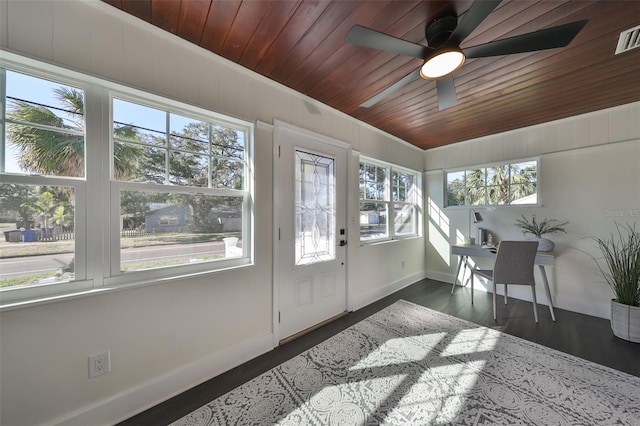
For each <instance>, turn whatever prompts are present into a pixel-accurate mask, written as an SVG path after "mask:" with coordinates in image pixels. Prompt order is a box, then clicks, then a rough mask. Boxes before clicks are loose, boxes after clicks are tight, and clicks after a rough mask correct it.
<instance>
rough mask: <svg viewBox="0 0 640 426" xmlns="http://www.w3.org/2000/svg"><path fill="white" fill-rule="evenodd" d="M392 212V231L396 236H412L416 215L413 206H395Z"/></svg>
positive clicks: (414, 231)
mask: <svg viewBox="0 0 640 426" xmlns="http://www.w3.org/2000/svg"><path fill="white" fill-rule="evenodd" d="M393 210H394V218H393V222H394V224H393V225H394V229H395V232H396V235H414V234H416V233H417V229H416V215H415V211H416V209H415V207H414V205H413V204H395V205H394V206H393Z"/></svg>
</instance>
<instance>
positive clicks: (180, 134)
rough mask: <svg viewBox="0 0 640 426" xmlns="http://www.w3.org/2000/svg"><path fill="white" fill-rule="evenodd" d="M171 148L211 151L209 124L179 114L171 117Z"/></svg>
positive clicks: (202, 151)
mask: <svg viewBox="0 0 640 426" xmlns="http://www.w3.org/2000/svg"><path fill="white" fill-rule="evenodd" d="M169 120H170V121H169V123H170V130H171V137H170V144H171V148H174V149H180V150H184V151H190V152H197V153H202V154H208V153H209V124H208V123H206V122H204V121H200V120H196V119H193V118H189V117H184V116H182V115H178V114H171V115H170V118H169Z"/></svg>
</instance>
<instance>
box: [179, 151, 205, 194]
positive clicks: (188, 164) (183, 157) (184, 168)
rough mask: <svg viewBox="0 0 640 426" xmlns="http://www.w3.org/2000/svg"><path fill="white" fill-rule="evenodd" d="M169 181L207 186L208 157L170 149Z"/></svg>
mask: <svg viewBox="0 0 640 426" xmlns="http://www.w3.org/2000/svg"><path fill="white" fill-rule="evenodd" d="M170 158H171V160H170V162H169V183H171V184H172V185H183V186H198V187H204V188H206V187H208V186H209V180H208V178H207V176H208V174H209V157H208V156H205V155H196V154H190V153H185V152H176V151H172V152H171V156H170Z"/></svg>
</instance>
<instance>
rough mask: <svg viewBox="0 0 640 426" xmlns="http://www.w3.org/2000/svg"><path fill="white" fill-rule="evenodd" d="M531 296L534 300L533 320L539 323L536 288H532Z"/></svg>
mask: <svg viewBox="0 0 640 426" xmlns="http://www.w3.org/2000/svg"><path fill="white" fill-rule="evenodd" d="M531 296H532V299H533V318H535V320H536V323H537V322H538V301H537V300H536V287H535V286H533V285H532V286H531Z"/></svg>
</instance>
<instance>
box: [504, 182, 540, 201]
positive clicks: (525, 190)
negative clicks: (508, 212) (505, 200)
mask: <svg viewBox="0 0 640 426" xmlns="http://www.w3.org/2000/svg"><path fill="white" fill-rule="evenodd" d="M510 189H511V194H510V196H509V203H511V204H537V202H538V193H537V189H536V184H526V185H511V188H510Z"/></svg>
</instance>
